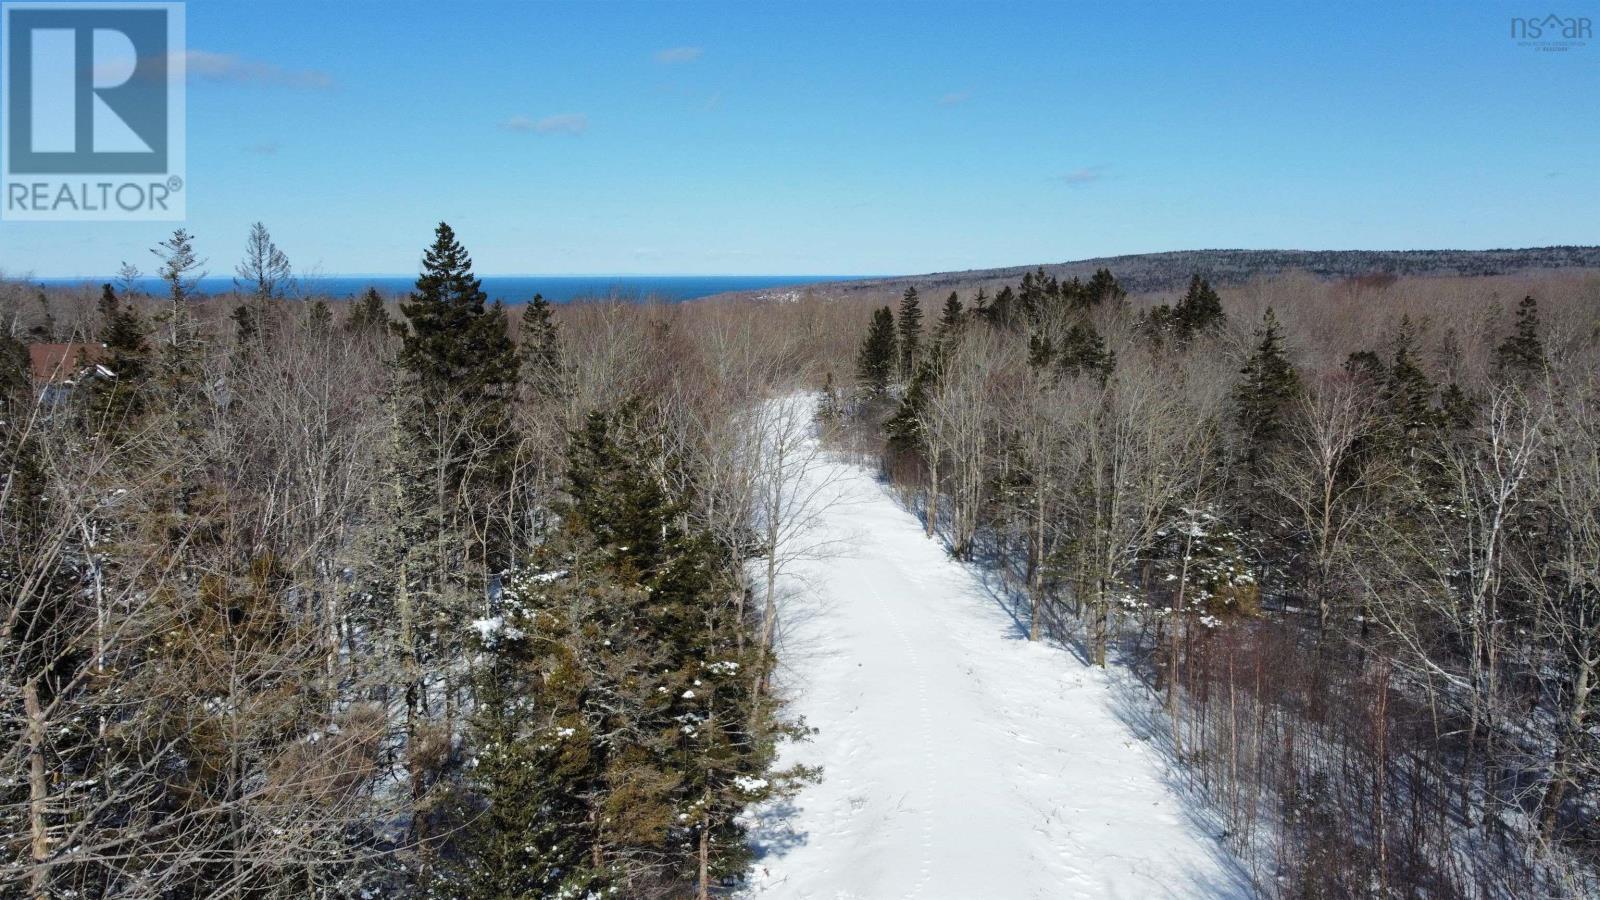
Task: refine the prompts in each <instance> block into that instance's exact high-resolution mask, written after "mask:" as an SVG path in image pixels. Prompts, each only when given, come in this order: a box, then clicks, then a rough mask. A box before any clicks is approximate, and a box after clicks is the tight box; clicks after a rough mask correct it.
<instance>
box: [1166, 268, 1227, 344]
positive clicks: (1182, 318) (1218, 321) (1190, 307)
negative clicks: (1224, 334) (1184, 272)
mask: <svg viewBox="0 0 1600 900" xmlns="http://www.w3.org/2000/svg"><path fill="white" fill-rule="evenodd" d="M1172 316H1173V319H1174V323H1175V324H1176V325H1177V329H1178V335H1179V337H1181V338H1183V339H1185V340H1187V339H1189V338H1191V337H1193V336H1195V335H1197V334H1204V333H1206V332H1210V331H1214V330H1216V329H1218V328H1220V327H1222V322H1223V320H1224V319H1225V318H1226V314H1224V313H1223V311H1222V298H1221V297H1219V296H1217V292H1216V291H1214V290H1212V288H1211V283H1210V282H1209V281H1207V280H1206V279H1204V278H1201V277H1200V276H1199V274H1195V275H1194V276H1193V277H1191V278H1190V279H1189V290H1188V291H1186V292H1185V293H1184V295H1183V298H1182V299H1181V300H1179V301H1178V305H1177V306H1175V307H1173V310H1172Z"/></svg>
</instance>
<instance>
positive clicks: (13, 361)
mask: <svg viewBox="0 0 1600 900" xmlns="http://www.w3.org/2000/svg"><path fill="white" fill-rule="evenodd" d="M32 383H33V376H32V374H31V373H30V369H29V363H28V348H27V346H26V345H25V344H23V343H22V342H21V341H19V340H17V339H16V338H14V337H12V336H11V332H9V331H6V330H5V329H0V415H6V417H7V418H10V415H9V413H6V412H5V406H6V401H7V400H9V399H11V398H12V397H16V396H20V395H21V394H22V393H23V392H24V391H25V390H26V389H27V388H28V386H29V385H31V384H32Z"/></svg>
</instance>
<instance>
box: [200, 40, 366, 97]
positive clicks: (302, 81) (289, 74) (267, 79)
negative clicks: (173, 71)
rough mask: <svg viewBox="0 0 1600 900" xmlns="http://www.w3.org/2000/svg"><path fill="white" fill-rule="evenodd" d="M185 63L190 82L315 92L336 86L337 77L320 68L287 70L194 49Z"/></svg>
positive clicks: (224, 54) (256, 61) (272, 65)
mask: <svg viewBox="0 0 1600 900" xmlns="http://www.w3.org/2000/svg"><path fill="white" fill-rule="evenodd" d="M183 62H184V66H185V71H186V72H187V73H188V77H189V80H190V81H210V82H215V83H219V84H258V85H266V86H270V87H285V88H295V89H297V90H313V91H326V90H330V89H332V88H333V87H335V84H334V80H333V76H332V75H329V74H328V73H327V72H323V71H321V70H320V69H285V68H283V67H282V66H277V65H274V64H272V63H269V62H261V61H260V60H254V59H245V58H244V57H242V56H238V55H236V54H233V53H213V52H212V51H210V50H190V51H189V52H188V53H186V54H184V60H183Z"/></svg>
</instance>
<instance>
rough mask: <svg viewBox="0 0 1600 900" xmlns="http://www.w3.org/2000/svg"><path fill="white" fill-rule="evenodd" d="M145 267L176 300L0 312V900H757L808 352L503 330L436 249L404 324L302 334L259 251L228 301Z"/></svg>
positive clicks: (740, 342) (741, 338) (668, 336)
mask: <svg viewBox="0 0 1600 900" xmlns="http://www.w3.org/2000/svg"><path fill="white" fill-rule="evenodd" d="M155 252H156V257H157V258H156V263H157V266H158V272H159V274H160V276H161V277H162V279H164V282H165V283H166V285H167V288H168V289H167V291H166V292H165V294H164V295H162V296H145V295H141V294H138V293H137V291H135V290H132V289H131V288H132V286H133V285H134V284H135V281H134V278H135V275H134V273H133V267H132V266H125V274H126V275H127V278H126V281H125V282H124V283H122V284H108V285H105V286H104V287H103V288H101V289H100V290H99V291H98V292H96V294H97V295H96V296H94V297H93V298H92V302H88V301H87V300H85V299H84V298H80V297H78V296H77V295H76V294H74V293H71V292H65V293H63V292H56V293H54V294H52V295H49V296H47V295H46V294H45V293H42V292H41V293H37V294H36V293H35V292H34V291H33V290H31V289H28V288H26V287H24V286H21V285H19V284H14V283H13V284H7V285H5V288H6V307H5V309H4V314H5V325H6V328H5V329H4V331H0V351H3V353H0V357H3V361H4V365H3V367H0V374H3V376H4V379H5V381H4V387H5V405H4V410H3V412H0V420H3V423H4V424H3V436H4V441H3V444H0V472H3V473H4V480H3V482H0V491H3V492H0V510H3V515H0V528H3V534H0V538H3V540H0V554H3V555H0V580H3V584H4V588H3V599H0V617H3V620H4V621H3V626H0V697H4V705H3V707H0V834H3V835H4V842H3V844H0V847H3V858H0V896H17V897H29V898H45V897H52V898H53V897H163V898H174V897H197V898H198V897H295V898H299V897H373V896H417V897H422V896H430V897H460V898H471V897H482V898H503V897H546V896H550V897H555V896H564V897H584V896H602V895H603V896H626V897H657V896H660V897H684V896H701V897H704V896H708V894H709V893H710V892H711V891H712V890H715V889H719V887H720V886H721V885H723V884H724V883H726V882H728V881H730V880H737V879H738V878H739V877H740V875H741V873H742V872H743V870H744V867H745V864H746V860H747V858H748V855H749V850H748V848H747V846H746V841H745V839H744V831H743V826H742V825H741V824H740V821H739V818H738V817H739V816H740V814H741V813H743V812H744V811H745V809H746V808H747V807H749V806H750V805H751V804H754V803H759V802H761V801H763V800H766V799H768V798H773V797H778V796H781V795H783V794H784V793H785V792H787V791H789V790H791V789H792V787H793V786H794V785H796V784H797V783H798V782H799V781H800V780H803V779H805V778H808V777H811V775H812V774H813V773H809V772H806V771H803V770H786V771H775V770H774V768H773V758H774V750H775V747H776V745H777V744H778V742H779V741H781V740H784V739H788V738H795V739H801V738H804V736H805V733H804V729H803V728H802V727H800V726H799V725H797V724H791V723H788V722H786V721H784V719H783V717H782V710H781V706H780V704H779V703H778V702H777V701H776V700H774V699H773V698H771V696H770V689H769V687H768V685H767V679H768V676H769V673H770V671H771V669H772V666H773V665H774V664H775V658H774V653H773V647H772V642H771V638H770V636H771V634H772V633H773V632H772V630H773V627H774V626H773V623H772V619H774V618H775V617H776V615H777V610H776V609H775V608H774V607H773V606H771V605H767V606H765V607H764V606H763V605H762V604H761V603H759V602H753V600H752V598H757V599H758V598H760V597H761V596H762V593H761V591H760V585H759V584H758V582H757V581H756V580H754V576H755V575H759V573H760V572H762V571H763V567H764V566H774V565H777V564H778V563H779V562H780V561H781V559H782V558H783V557H784V555H785V554H786V553H788V552H789V548H788V546H787V545H785V544H784V540H785V539H786V532H784V531H782V530H781V529H778V528H777V527H776V524H770V523H769V520H770V518H771V517H772V516H773V514H774V513H776V514H778V515H780V516H787V515H788V514H789V512H790V510H789V509H788V508H787V507H786V506H784V505H783V504H779V505H778V506H776V507H774V506H773V505H772V504H767V503H764V502H763V497H764V496H765V495H766V494H770V493H773V492H776V493H778V494H780V495H781V494H782V492H783V491H784V490H785V484H786V481H785V479H790V478H792V477H794V470H795V468H796V465H795V461H794V460H793V459H788V460H786V462H787V465H788V469H787V470H785V469H784V468H783V467H782V466H778V467H775V466H774V465H773V462H774V459H783V451H784V448H785V447H786V446H788V445H786V444H785V443H784V441H783V440H781V439H780V440H774V438H775V436H776V437H778V438H781V437H782V434H781V433H780V432H778V431H775V429H777V428H779V426H782V425H783V420H782V417H774V416H773V415H772V413H771V411H770V408H769V406H768V405H767V404H766V402H765V401H766V400H767V399H768V398H769V397H771V396H774V395H783V394H787V393H789V392H791V391H792V390H793V387H792V385H791V382H792V381H793V380H794V379H795V378H797V377H799V376H801V375H802V374H803V371H804V369H805V363H806V360H805V358H804V356H803V355H802V354H801V353H799V352H798V348H797V345H796V343H795V340H794V339H793V338H791V337H790V336H789V335H791V334H798V333H800V332H801V331H803V330H804V326H803V324H802V326H801V327H800V328H795V327H785V328H782V329H778V330H775V331H774V330H770V329H764V328H762V327H761V326H759V325H758V324H757V323H756V322H755V321H754V320H752V319H751V317H749V316H748V315H742V314H740V311H739V310H720V309H714V308H707V309H705V310H703V311H701V312H700V314H699V315H697V316H696V318H695V321H694V322H693V326H694V327H693V328H690V327H687V326H686V324H685V321H684V316H683V315H682V314H674V313H673V312H672V311H671V310H667V309H662V308H650V307H644V306H627V305H621V304H611V303H594V304H585V305H583V306H581V307H574V308H572V309H569V310H564V311H563V313H564V314H563V315H560V316H556V315H553V313H552V309H551V307H550V305H549V304H547V303H544V302H543V301H542V300H541V301H536V302H535V303H532V304H529V305H527V306H526V307H525V308H524V309H523V310H521V312H520V315H519V316H517V317H515V319H514V318H513V316H512V315H511V312H510V311H508V310H507V309H505V308H503V307H502V306H500V305H499V304H498V303H491V302H489V298H487V297H486V296H485V295H484V294H483V291H482V290H481V288H480V285H479V281H478V280H477V279H476V278H475V277H474V275H473V273H472V263H471V259H470V257H469V255H468V253H467V251H466V250H465V249H464V248H463V246H462V244H461V243H460V241H458V240H457V239H456V238H455V235H454V234H453V233H452V232H451V230H450V228H449V227H448V226H446V225H442V224H441V225H440V226H439V228H438V231H437V233H436V234H435V237H434V240H433V242H432V244H431V245H430V246H429V247H428V248H427V249H426V252H425V254H424V256H423V259H422V265H421V273H420V275H419V277H418V279H417V282H416V287H415V290H414V291H413V292H412V293H411V294H410V295H409V296H408V297H406V298H404V300H403V302H401V303H398V304H395V303H392V302H386V301H385V298H382V297H380V296H378V295H377V294H376V293H371V292H369V293H368V294H367V295H365V296H363V297H361V298H358V299H356V300H354V301H351V302H329V301H327V300H325V299H320V298H303V299H286V298H298V294H297V293H296V291H295V287H294V285H293V281H292V270H291V269H290V265H289V261H288V259H287V258H286V257H285V256H284V254H283V253H282V252H281V251H280V250H279V249H278V248H277V247H276V246H275V245H274V244H273V242H272V238H271V235H270V234H269V233H268V232H267V230H266V229H265V228H264V227H261V226H257V227H256V228H255V229H254V230H252V232H251V234H250V236H249V241H248V244H247V249H246V253H245V256H244V260H243V262H241V263H240V265H239V267H238V273H239V276H240V277H239V280H238V290H237V291H236V292H235V293H234V294H233V295H232V296H229V297H221V298H205V297H200V296H197V295H196V294H195V293H194V291H193V285H194V281H195V278H196V276H197V275H198V274H199V272H200V270H201V269H202V268H203V267H204V265H205V262H204V261H203V260H201V259H199V258H197V254H196V252H195V250H194V244H193V239H192V237H191V236H190V235H188V234H187V233H185V232H182V231H180V232H177V233H176V234H174V235H173V236H172V237H171V238H169V239H168V240H166V241H164V242H163V243H162V244H161V245H160V246H159V247H157V248H156V251H155ZM758 335H759V336H758ZM52 341H54V342H56V345H55V346H59V345H60V344H61V343H63V342H75V343H73V344H71V345H69V348H68V351H69V352H64V353H58V354H57V358H56V359H55V360H54V363H53V364H52V365H48V366H46V367H45V370H44V371H41V370H40V366H39V365H38V364H37V363H38V361H39V360H41V359H44V357H43V356H40V355H38V351H40V350H43V349H46V348H48V347H50V346H52V344H51V343H50V342H52ZM30 362H34V363H35V364H34V365H33V366H32V367H31V368H30ZM785 427H787V426H785ZM780 524H781V523H780ZM769 525H770V527H769ZM763 560H764V561H763Z"/></svg>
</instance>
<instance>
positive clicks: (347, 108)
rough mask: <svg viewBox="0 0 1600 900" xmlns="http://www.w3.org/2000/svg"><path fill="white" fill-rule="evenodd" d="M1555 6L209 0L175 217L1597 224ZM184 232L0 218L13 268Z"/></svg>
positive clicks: (1008, 230)
mask: <svg viewBox="0 0 1600 900" xmlns="http://www.w3.org/2000/svg"><path fill="white" fill-rule="evenodd" d="M1556 7H1559V8H1556ZM1552 10H1554V11H1556V12H1559V13H1562V14H1563V15H1586V16H1589V17H1591V18H1592V19H1595V20H1597V21H1600V3H1594V2H1588V3H1571V2H1568V0H1559V2H1557V3H1556V4H1555V7H1552ZM1549 11H1551V10H1546V9H1544V7H1542V6H1541V7H1538V9H1533V8H1531V7H1528V6H1527V4H1526V3H1518V4H1499V3H1489V2H1485V3H1477V2H1473V3H1461V2H1451V3H1439V4H1412V3H1396V2H1392V0H1391V2H1387V3H1374V4H1358V3H1339V4H1311V3H1293V2H1283V0H1277V2H1270V3H1261V4H1243V3H1199V2H1195V3H1182V4H1133V5H1111V4H1105V5H1101V4H1090V3H1067V2H1056V3H1041V4H1025V3H1004V2H983V3H934V2H918V3H893V2H857V3H848V4H825V3H812V2H800V3H785V4H751V3H728V4H710V3H697V2H673V3H669V2H653V3H620V2H615V3H585V4H578V3H556V2H549V3H492V2H464V3H448V4H447V3H421V2H403V0H396V2H389V3H381V4H380V3H375V2H374V3H362V2H341V3H291V2H278V0H274V2H271V3H261V2H231V0H195V2H190V3H189V4H188V13H187V22H188V45H189V51H190V53H191V63H190V68H191V72H190V88H189V103H188V158H189V177H188V188H187V190H188V193H189V199H188V204H189V209H188V215H189V220H188V222H187V227H188V228H189V229H190V230H191V231H193V232H194V233H195V234H196V235H197V238H198V248H199V250H200V252H201V253H202V254H203V255H205V256H207V257H208V258H209V259H210V263H209V266H208V268H209V269H210V271H212V272H213V273H215V274H226V273H228V272H229V271H230V270H231V268H232V265H233V262H234V261H235V260H236V259H237V257H238V256H239V255H240V251H241V250H242V247H243V244H244V238H245V233H246V230H247V228H248V226H249V223H250V222H252V221H254V220H257V219H260V220H263V221H265V222H266V223H267V225H268V226H269V227H270V228H271V229H272V232H273V234H274V236H275V237H276V238H277V240H278V242H279V243H280V245H281V246H282V247H283V248H284V249H285V251H286V252H288V254H289V256H290V258H291V259H292V260H293V261H294V263H295V265H296V267H297V268H298V269H300V270H301V271H306V272H320V273H324V274H348V273H404V272H409V271H415V268H416V265H417V260H418V258H419V255H420V252H421V249H422V247H423V246H424V245H425V244H426V243H427V241H428V239H429V237H430V235H431V229H432V227H433V225H434V223H436V222H438V221H439V220H441V219H443V220H446V221H448V222H450V223H451V225H452V226H454V227H455V229H456V231H457V232H458V234H459V235H460V236H461V238H462V239H463V241H464V242H465V243H466V245H467V247H468V249H469V250H471V251H472V253H473V256H474V259H475V260H476V263H477V268H478V270H479V272H480V273H495V274H516V273H643V274H674V273H817V274H822V273H829V274H854V273H861V274H867V273H873V274H879V273H882V274H888V273H908V274H909V273H919V272H928V271H939V270H948V269H962V268H975V267H988V266H1001V265H1022V264H1032V263H1037V262H1051V261H1060V260H1066V259H1077V258H1083V257H1090V256H1098V255H1106V254H1116V253H1137V252H1146V251H1158V250H1173V249H1190V248H1200V247H1292V248H1307V249H1342V248H1402V249H1403V248H1431V247H1453V248H1468V249H1472V248H1487V247H1506V246H1533V245H1544V244H1557V243H1583V244H1594V243H1600V215H1597V213H1600V171H1597V166H1596V161H1597V160H1600V115H1596V113H1595V109H1596V107H1597V103H1600V42H1597V41H1594V40H1591V41H1590V42H1589V45H1588V46H1586V47H1583V48H1578V49H1575V50H1572V51H1569V52H1566V53H1541V52H1535V51H1534V50H1531V49H1529V48H1526V47H1520V46H1518V45H1517V42H1516V41H1514V40H1513V39H1512V38H1511V37H1510V33H1509V20H1510V17H1511V16H1513V15H1528V14H1531V13H1539V14H1543V13H1545V12H1549ZM172 227H174V226H173V225H171V224H163V223H0V270H4V271H6V272H8V273H11V274H25V273H31V274H34V275H38V276H60V275H83V274H98V273H107V272H111V271H114V270H115V269H116V267H117V265H118V263H119V261H120V260H124V259H126V260H130V261H134V262H136V263H137V264H139V265H140V266H141V267H144V268H146V269H147V270H148V269H149V268H151V267H152V266H151V265H150V261H151V260H152V257H151V256H150V254H149V253H148V249H147V248H149V247H150V246H152V245H153V244H154V243H155V242H156V241H157V240H159V239H160V238H161V237H162V236H163V235H164V234H165V233H167V232H169V231H170V230H171V228H172Z"/></svg>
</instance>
